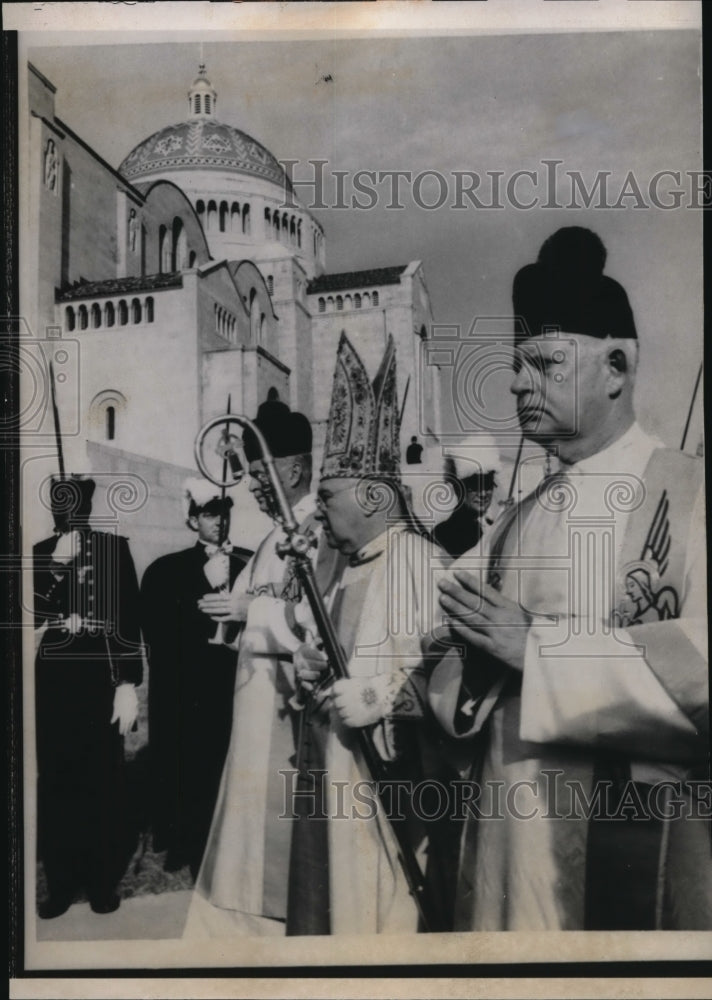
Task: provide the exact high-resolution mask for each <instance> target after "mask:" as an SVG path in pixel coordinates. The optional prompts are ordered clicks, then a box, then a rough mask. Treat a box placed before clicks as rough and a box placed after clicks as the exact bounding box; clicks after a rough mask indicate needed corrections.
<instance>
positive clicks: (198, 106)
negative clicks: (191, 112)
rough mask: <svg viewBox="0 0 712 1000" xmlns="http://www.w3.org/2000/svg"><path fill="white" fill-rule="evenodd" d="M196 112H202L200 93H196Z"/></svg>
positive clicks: (197, 113)
mask: <svg viewBox="0 0 712 1000" xmlns="http://www.w3.org/2000/svg"><path fill="white" fill-rule="evenodd" d="M195 113H196V115H199V114H200V94H196V95H195Z"/></svg>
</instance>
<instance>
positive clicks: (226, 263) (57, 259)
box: [21, 65, 440, 564]
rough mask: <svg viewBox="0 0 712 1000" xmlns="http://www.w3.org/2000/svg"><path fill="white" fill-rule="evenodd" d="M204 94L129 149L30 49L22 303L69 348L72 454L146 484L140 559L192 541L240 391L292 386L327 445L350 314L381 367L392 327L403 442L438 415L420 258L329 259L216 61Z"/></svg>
mask: <svg viewBox="0 0 712 1000" xmlns="http://www.w3.org/2000/svg"><path fill="white" fill-rule="evenodd" d="M187 96H188V117H187V118H186V119H185V120H184V121H181V122H179V123H178V124H175V125H170V126H166V127H163V128H161V129H159V130H158V131H157V132H155V133H154V134H152V135H150V136H149V137H148V138H146V139H145V140H143V141H142V142H140V143H139V144H138V145H137V146H136V147H135V148H134V149H133V150H131V151H130V152H129V153H128V155H127V156H126V157H125V159H124V160H123V162H122V163H121V164H119V165H118V166H117V167H113V166H112V165H110V164H108V163H106V162H105V161H104V160H102V158H101V157H100V156H99V155H98V154H97V153H96V151H94V150H93V149H92V148H91V147H90V146H89V144H88V143H86V142H85V141H84V140H83V139H82V138H81V137H80V136H79V135H77V134H76V133H74V132H73V131H72V129H71V128H70V127H69V126H68V125H67V124H66V123H64V122H63V121H61V120H60V119H59V118H58V117H57V116H56V114H55V107H54V98H55V88H54V87H53V85H52V83H51V82H50V81H49V80H48V79H46V78H45V77H44V76H43V75H42V73H41V72H39V70H37V69H36V68H35V67H34V66H32V65H30V66H29V127H28V131H27V136H28V139H27V142H28V151H27V163H28V170H27V172H26V179H25V189H24V193H23V194H22V195H21V197H22V198H23V207H24V211H25V213H26V218H27V222H28V224H27V227H26V237H27V238H26V243H25V247H24V250H23V271H22V273H23V279H22V281H23V287H22V289H21V297H22V302H23V316H24V319H25V324H26V328H27V329H28V330H29V331H30V334H29V335H30V336H31V337H34V338H36V339H39V340H40V341H41V342H42V351H43V353H44V356H45V361H48V360H49V359H50V358H52V359H53V362H54V369H55V372H56V373H57V374H56V386H55V387H56V396H57V404H58V409H59V413H60V417H61V419H62V426H63V430H64V431H65V451H66V455H65V459H66V464H67V468H68V470H70V471H76V472H86V473H91V474H94V475H97V474H99V477H101V475H102V474H106V475H107V476H108V477H116V476H119V475H121V474H129V475H130V476H134V477H137V480H141V481H142V483H143V486H142V487H141V488H140V490H139V492H140V493H141V494H142V496H143V499H142V501H141V504H140V507H141V509H140V510H136V511H133V513H132V514H131V516H130V518H129V513H128V512H127V511H119V512H118V516H119V521H120V522H122V523H121V527H122V529H123V528H124V527H127V528H128V529H129V530H128V532H127V533H129V534H132V535H133V536H134V537H135V536H136V535H137V533H138V535H139V537H141V538H142V539H143V540H144V541H145V542H146V546H145V547H144V549H145V556H139V559H138V560H137V561H138V562H139V563H140V564H145V563H146V562H147V561H149V560H150V558H152V557H153V556H154V555H155V554H158V553H159V552H160V551H166V550H167V549H168V548H170V547H171V546H172V545H173V544H176V542H177V543H178V544H181V543H182V542H184V541H185V534H184V528H183V526H182V516H181V514H180V511H179V494H180V483H181V482H182V479H183V477H184V476H185V475H189V474H194V473H195V462H194V457H193V444H194V440H195V437H196V434H197V432H198V430H199V428H200V427H201V426H202V425H203V423H204V422H205V421H206V420H208V419H209V418H211V417H213V416H216V415H218V414H221V413H224V412H225V409H226V403H227V398H228V395H229V396H230V401H231V408H232V412H233V413H244V414H246V415H247V416H252V415H254V413H255V412H256V410H257V406H258V405H259V403H260V402H262V401H263V400H264V399H265V398H266V396H267V393H268V391H269V390H270V389H272V388H275V389H277V391H278V392H279V395H280V398H282V399H283V400H285V401H287V402H289V404H290V405H291V407H292V408H293V409H297V410H301V411H302V412H304V413H305V414H306V415H307V416H308V417H309V418H310V419H311V420H312V422H313V425H314V430H315V451H316V453H317V461H318V460H319V457H320V456H319V453H320V450H321V447H322V443H323V440H324V432H325V421H326V416H327V411H328V403H329V397H330V390H331V378H332V374H333V369H334V363H335V358H336V347H337V344H338V340H339V336H340V333H341V331H342V330H345V331H346V333H347V334H348V335H349V337H351V338H352V340H353V342H354V343H356V344H357V345H358V348H359V350H360V352H361V353H362V356H363V358H364V361H365V363H366V365H367V367H368V368H369V369H370V370H371V373H372V374H374V373H375V370H376V368H377V365H378V363H379V361H380V358H381V356H382V353H383V349H384V346H385V342H386V338H387V336H388V334H392V335H393V336H394V338H395V341H396V346H397V358H398V370H399V386H398V393H399V397H400V406H401V411H402V425H401V440H402V445H403V449H404V452H405V446H406V444H407V442H408V441H409V440H410V437H411V435H413V434H417V435H419V436H420V438H421V440H422V441H423V443H424V444H426V445H427V444H428V443H429V441H430V443H433V442H435V440H436V433H437V427H438V415H439V407H440V401H439V398H438V383H437V370H436V369H434V368H429V369H427V368H424V367H423V361H422V353H423V352H422V351H421V346H422V344H423V341H424V339H425V338H426V336H427V333H428V331H429V329H430V325H431V323H432V319H433V316H432V308H431V304H430V298H429V295H428V290H427V286H426V283H425V277H424V273H423V267H422V264H421V263H420V262H419V261H417V260H415V261H410V262H407V263H404V264H399V265H396V266H390V267H381V268H368V267H367V266H364V267H363V268H361V269H359V270H355V271H352V272H346V273H338V274H333V273H332V274H330V273H329V272H328V271H327V270H326V260H327V255H326V234H325V232H324V229H323V227H322V225H321V224H320V222H319V221H318V220H317V219H316V218H315V216H314V215H313V214H312V213H311V212H309V210H308V209H307V208H306V207H305V206H304V205H302V204H301V202H300V201H299V199H298V198H297V197H296V195H295V194H294V192H293V190H292V189H291V186H290V183H289V180H288V178H287V177H286V175H285V173H284V171H283V169H282V167H281V166H280V164H279V163H278V161H277V160H276V158H275V157H274V156H273V155H272V153H270V152H269V151H268V150H267V149H265V148H264V146H262V145H261V144H260V143H259V142H258V141H257V140H255V139H253V138H251V137H250V136H248V135H246V134H245V133H244V132H241V131H240V130H239V129H237V128H235V127H233V126H231V125H226V124H224V123H222V122H221V121H220V120H219V119H218V117H217V104H218V94H217V92H216V90H215V88H214V87H213V86H212V84H211V82H210V80H209V79H208V76H207V73H206V71H205V68H204V67H202V66H201V68H200V72H199V74H198V76H197V77H196V79H195V80H194V82H193V84H192V86H191V88H190V90H189V92H188V95H187ZM367 263H368V262H364V265H367ZM70 347H71V348H72V349H73V351H74V355H73V356H75V357H74V362H75V363H74V367H73V368H72V371H71V373H67V374H66V375H65V373H64V371H63V370H62V365H63V363H64V362H63V358H64V356H65V355H71V354H72V351H71V350H70ZM70 367H71V363H70ZM63 376H64V377H63ZM50 428H51V414H50V413H49V412H47V413H45V417H44V427H43V430H44V431H45V432H47V433H49V431H50ZM40 439H41V438H38V440H40ZM48 461H49V460H48ZM50 465H51V462H49V464H48V465H47V471H46V475H49V474H50V473H51V471H53V470H52V469H51V468H50ZM317 469H318V465H317ZM33 474H34V475H35V478H37V476H38V475H39V476H40V478H41V476H42V474H45V473H44V470H43V469H41V463H40V464H39V465H36V467H35V469H34V473H33ZM107 483H108V480H107ZM23 486H24V488H25V489H26V490H27V489H28V487H29V488H30V489H32V488H36V487H37V484H36V483H35V484H33V486H30V484H29V483H23ZM98 486H99V490H98V495H105V494H106V491H104V493H103V494H102V481H101V478H99V480H98ZM236 503H237V496H236ZM124 521H125V522H126V524H124V523H123V522H124ZM129 522H130V523H129ZM245 533H247V534H249V526H246V527H245V531H243V532H240V531H238V536H239V537H240V540H245ZM247 540H249V539H247Z"/></svg>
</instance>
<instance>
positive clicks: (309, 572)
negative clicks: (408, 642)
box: [195, 415, 440, 932]
mask: <svg viewBox="0 0 712 1000" xmlns="http://www.w3.org/2000/svg"><path fill="white" fill-rule="evenodd" d="M226 419H230V420H231V421H233V422H235V423H237V424H239V425H240V426H241V427H243V428H247V429H249V431H250V433H251V434H252V435H254V438H255V440H256V441H257V443H258V446H259V449H260V453H261V456H262V462H263V463H264V466H265V469H266V471H267V476H268V479H269V485H270V488H271V490H272V491H273V494H274V500H275V503H276V506H277V508H278V511H279V520H280V522H281V524H282V527H283V528H284V531H285V534H286V536H287V537H286V541H285V543H284V544H283V545H282V546H281V547H280V554H281V555H282V556H283V557H289V558H291V559H293V560H294V565H295V569H296V572H297V574H298V576H299V578H300V580H301V582H302V585H303V587H304V592H305V595H306V597H307V600H308V602H309V606H310V608H311V611H312V614H313V616H314V621H315V623H316V627H317V630H318V632H319V636H320V638H321V641H322V643H323V647H324V655H325V656H326V658H327V659H328V662H329V666H330V668H331V669H332V671H333V673H334V676H335V677H336V678H338V679H348V676H349V675H348V667H347V662H346V658H345V656H344V652H343V649H342V647H341V643H340V642H339V638H338V635H337V633H336V630H335V628H334V624H333V622H332V620H331V618H330V616H329V613H328V611H327V609H326V605H325V603H324V599H323V597H322V595H321V592H320V590H319V587H318V586H317V581H316V577H315V574H314V569H313V566H312V563H311V561H310V558H309V553H310V551H311V550H312V547H313V540H312V539H311V538H310V537H308V536H307V535H304V534H302V533H300V532H299V530H298V528H299V526H298V524H297V521H296V519H295V517H294V513H293V511H292V509H291V507H290V505H289V503H288V501H287V498H286V496H285V492H284V488H283V486H282V483H281V481H280V478H279V475H278V474H277V470H276V468H275V464H274V459H273V457H272V454H271V451H270V448H269V446H268V444H267V442H266V440H265V438H264V435H263V434H262V432H261V430H260V428H259V427H258V426H257V425H256V424H255V423H254V422H253V421H251V420H249V419H247V418H246V417H242V416H237V415H231V416H230V417H229V418H227V417H216V418H215V419H214V420H211V421H209V422H208V423H207V424H206V425H205V426H204V427H203V428H202V430H201V431H200V433H199V435H198V437H197V439H196V444H195V458H196V462H197V463H198V466H199V468H200V469H201V471H202V472H203V474H204V475H206V476H208V475H209V470H208V469H207V468H206V466H205V462H204V460H203V456H202V450H203V442H204V440H205V437H206V435H207V434H208V433H209V432H210V431H211V430H212V429H213V428H215V427H217V426H219V425H220V424H221V423H223V422H224V421H225V420H226ZM212 481H213V482H215V483H216V485H221V484H220V482H219V481H217V480H214V479H213V480H212ZM355 732H356V740H357V743H358V746H359V750H360V753H361V754H362V756H363V760H364V761H365V763H366V766H367V769H368V773H369V774H370V775H371V778H372V779H373V780H374V781H376V782H377V781H378V778H379V776H382V775H383V760H382V758H381V756H380V755H379V754H378V752H377V751H376V749H375V747H374V745H373V741H372V738H371V734H370V733H369V732H368V731H367V730H365V729H357V730H356V731H355ZM402 826H403V824H398V823H395V824H392V830H393V833H394V835H395V839H396V842H397V844H398V858H399V861H400V865H401V867H402V870H403V872H404V875H405V877H406V880H407V883H408V888H409V891H410V893H411V895H412V897H413V899H414V901H415V905H416V907H417V908H418V911H419V913H420V916H421V919H422V921H423V924H424V925H425V927H426V928H427V929H430V930H436V929H438V927H439V925H440V922H439V918H438V916H437V911H436V906H435V903H434V901H431V900H429V899H428V898H427V888H426V886H425V881H424V877H423V873H422V870H421V868H420V866H419V865H418V862H417V860H416V858H415V854H414V851H413V848H412V845H411V843H410V842H409V840H408V835H407V833H406V832H405V831H404V830H403V829H402ZM298 905H299V901H297V906H298ZM288 932H289V931H288Z"/></svg>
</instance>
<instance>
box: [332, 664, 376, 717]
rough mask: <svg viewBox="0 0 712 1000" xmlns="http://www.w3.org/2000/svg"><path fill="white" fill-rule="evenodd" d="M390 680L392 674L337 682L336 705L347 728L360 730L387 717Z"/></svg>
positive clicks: (338, 713)
mask: <svg viewBox="0 0 712 1000" xmlns="http://www.w3.org/2000/svg"><path fill="white" fill-rule="evenodd" d="M389 680H390V675H389V674H377V675H376V676H375V677H349V678H345V679H343V680H339V681H335V682H334V686H333V689H332V691H333V705H334V708H335V710H336V713H337V715H338V716H339V718H340V719H341V721H342V722H343V723H344V725H345V726H349V727H350V728H351V729H360V728H361V727H362V726H372V725H373V724H374V723H375V722H378V721H379V720H380V719H382V718H383V716H384V715H385V714H386V713H387V712H388V708H389V697H388V695H389V691H390V687H389Z"/></svg>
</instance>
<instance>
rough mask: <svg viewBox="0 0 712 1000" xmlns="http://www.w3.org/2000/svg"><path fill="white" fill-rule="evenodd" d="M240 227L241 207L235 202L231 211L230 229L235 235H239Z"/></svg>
mask: <svg viewBox="0 0 712 1000" xmlns="http://www.w3.org/2000/svg"><path fill="white" fill-rule="evenodd" d="M240 226H241V223H240V206H239V205H238V204H237V202H236V201H233V203H232V208H231V209H230V229H232V231H233V233H238V232H239V231H240Z"/></svg>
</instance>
